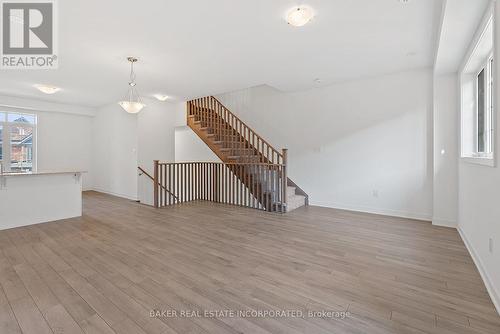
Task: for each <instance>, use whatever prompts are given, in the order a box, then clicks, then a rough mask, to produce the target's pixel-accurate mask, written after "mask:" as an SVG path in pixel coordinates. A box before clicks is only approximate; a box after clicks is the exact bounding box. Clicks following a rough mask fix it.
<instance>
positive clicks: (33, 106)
mask: <svg viewBox="0 0 500 334" xmlns="http://www.w3.org/2000/svg"><path fill="white" fill-rule="evenodd" d="M0 101H1V102H0V107H2V108H12V109H17V110H23V112H24V113H32V112H36V111H41V112H55V113H66V114H73V115H81V116H87V117H94V116H95V115H96V114H97V109H96V108H92V107H84V106H79V105H73V104H65V103H57V102H48V101H44V100H38V99H33V98H26V97H17V96H9V95H0Z"/></svg>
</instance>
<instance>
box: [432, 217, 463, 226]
mask: <svg viewBox="0 0 500 334" xmlns="http://www.w3.org/2000/svg"><path fill="white" fill-rule="evenodd" d="M432 225H435V226H442V227H451V228H457V222H456V221H453V220H449V219H441V218H436V217H434V218H432Z"/></svg>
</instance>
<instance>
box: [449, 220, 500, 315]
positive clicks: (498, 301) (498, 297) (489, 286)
mask: <svg viewBox="0 0 500 334" xmlns="http://www.w3.org/2000/svg"><path fill="white" fill-rule="evenodd" d="M457 230H458V233H459V234H460V237H461V238H462V240H463V242H464V244H465V247H466V248H467V250H468V251H469V254H470V256H471V257H472V260H473V261H474V264H475V265H476V267H477V270H478V271H479V274H480V275H481V278H482V279H483V282H484V285H485V286H486V290H488V294H489V295H490V298H491V300H492V302H493V304H494V305H495V308H496V309H497V312H498V314H499V315H500V294H499V293H498V291H497V290H496V288H495V286H494V285H493V283H492V282H493V281H492V280H491V279H490V277H489V276H488V272H487V271H486V270H485V268H484V266H483V262H482V261H481V258H480V257H479V256H478V255H477V253H476V252H475V251H474V248H473V247H472V244H471V243H470V242H469V240H468V239H467V237H466V236H465V232H464V231H463V230H462V229H461V228H460V226H459V227H458V228H457Z"/></svg>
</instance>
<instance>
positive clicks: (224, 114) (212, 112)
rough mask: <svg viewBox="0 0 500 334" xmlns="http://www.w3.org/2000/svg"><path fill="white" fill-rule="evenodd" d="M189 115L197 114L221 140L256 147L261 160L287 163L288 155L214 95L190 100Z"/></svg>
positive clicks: (235, 145)
mask: <svg viewBox="0 0 500 334" xmlns="http://www.w3.org/2000/svg"><path fill="white" fill-rule="evenodd" d="M187 111H188V112H187V116H188V117H190V116H195V118H196V119H198V120H199V121H200V122H201V124H202V126H203V127H207V128H210V129H211V130H212V131H213V133H214V134H215V135H216V136H217V137H218V139H219V140H220V141H223V142H228V143H232V145H234V146H233V148H237V149H254V150H256V151H257V152H259V162H261V163H270V164H284V165H286V163H287V161H286V157H285V156H284V155H283V153H282V152H280V151H279V150H277V149H275V148H274V147H273V146H272V145H271V144H269V143H268V142H267V141H266V140H265V139H264V138H262V137H261V136H260V135H258V134H257V132H255V131H254V130H253V129H252V128H250V127H249V126H248V125H246V124H245V122H243V121H242V120H241V119H240V118H239V117H238V116H236V115H235V114H233V113H232V112H231V111H230V110H229V109H227V108H226V107H225V106H224V105H223V104H222V103H220V102H219V100H217V99H216V98H215V97H213V96H207V97H202V98H198V99H195V100H191V101H188V103H187Z"/></svg>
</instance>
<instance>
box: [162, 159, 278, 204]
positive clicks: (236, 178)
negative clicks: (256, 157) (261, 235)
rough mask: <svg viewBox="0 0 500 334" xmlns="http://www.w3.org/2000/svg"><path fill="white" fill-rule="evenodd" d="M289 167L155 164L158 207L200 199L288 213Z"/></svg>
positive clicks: (224, 164)
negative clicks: (287, 168) (287, 169)
mask: <svg viewBox="0 0 500 334" xmlns="http://www.w3.org/2000/svg"><path fill="white" fill-rule="evenodd" d="M286 175H287V171H286V165H283V164H270V163H218V162H181V163H164V162H159V161H158V160H155V161H154V176H153V182H154V183H153V184H154V185H156V186H154V206H155V207H157V208H159V207H165V206H169V205H174V204H180V203H185V202H190V201H196V200H205V201H211V202H216V203H224V204H231V205H238V206H244V207H249V208H254V209H259V210H265V211H270V212H285V211H286V204H285V203H286V196H287V194H286V189H287V182H286V180H287V176H286Z"/></svg>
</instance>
